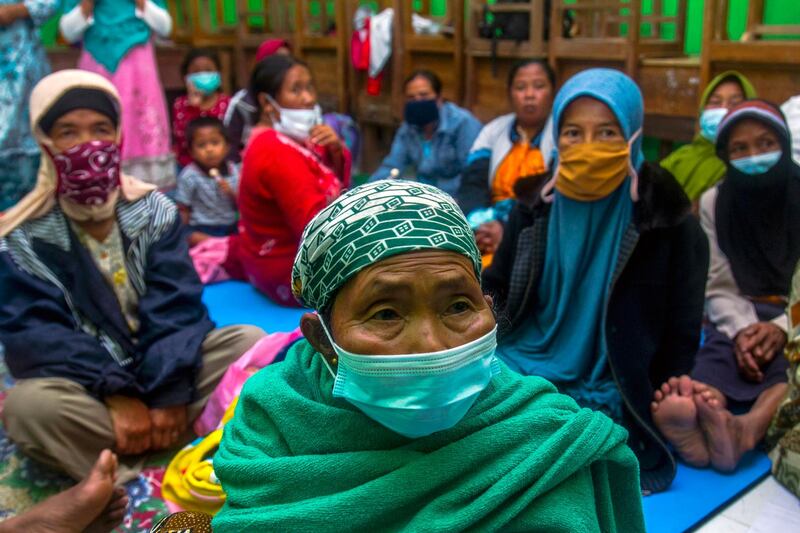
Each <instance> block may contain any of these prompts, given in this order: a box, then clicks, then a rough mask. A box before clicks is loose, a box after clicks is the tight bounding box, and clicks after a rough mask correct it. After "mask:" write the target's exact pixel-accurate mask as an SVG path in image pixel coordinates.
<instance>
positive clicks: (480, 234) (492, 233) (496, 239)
mask: <svg viewBox="0 0 800 533" xmlns="http://www.w3.org/2000/svg"><path fill="white" fill-rule="evenodd" d="M502 240H503V224H501V223H500V222H498V221H497V220H492V221H491V222H485V223H483V224H481V225H480V226H479V227H478V229H477V231H475V242H476V243H477V245H478V250H480V252H481V254H482V255H486V254H493V253H495V252H496V251H497V247H498V246H500V241H502Z"/></svg>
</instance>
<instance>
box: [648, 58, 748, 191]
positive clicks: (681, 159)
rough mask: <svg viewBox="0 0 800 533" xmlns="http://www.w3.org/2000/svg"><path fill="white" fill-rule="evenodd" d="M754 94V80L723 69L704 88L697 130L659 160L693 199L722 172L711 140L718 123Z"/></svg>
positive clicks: (720, 163)
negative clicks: (687, 139) (687, 140)
mask: <svg viewBox="0 0 800 533" xmlns="http://www.w3.org/2000/svg"><path fill="white" fill-rule="evenodd" d="M755 97H756V90H755V88H753V84H751V83H750V80H748V79H747V78H746V77H744V76H743V75H742V74H740V73H738V72H736V71H735V70H729V71H727V72H723V73H722V74H720V75H719V76H717V77H716V78H714V79H713V80H711V83H709V84H708V87H706V89H705V91H703V96H702V97H701V98H700V119H699V132H698V134H697V135H696V136H695V138H694V140H692V142H691V143H689V144H687V145H684V146H681V147H680V148H678V149H677V150H675V151H674V152H672V153H671V154H670V155H668V156H667V157H666V158H665V159H664V160H663V161H661V166H662V167H664V168H665V169H667V170H668V171H669V172H670V173H671V174H672V175H673V176H675V179H676V180H678V183H680V184H681V187H683V190H684V192H685V193H686V196H688V197H689V200H691V201H692V202H695V201H697V200H699V199H700V196H701V195H702V194H703V193H704V192H706V191H707V190H708V189H710V188H711V187H713V186H714V185H716V183H717V182H718V181H719V180H721V179H722V177H723V176H724V175H725V163H723V162H722V160H721V159H720V158H718V157H717V151H716V148H715V144H714V143H715V142H716V140H717V127H718V126H719V123H720V122H721V121H722V119H723V117H724V116H725V115H726V114H727V113H728V111H729V110H730V109H732V108H733V106H735V105H738V104H740V103H742V102H743V101H745V100H749V99H751V98H755Z"/></svg>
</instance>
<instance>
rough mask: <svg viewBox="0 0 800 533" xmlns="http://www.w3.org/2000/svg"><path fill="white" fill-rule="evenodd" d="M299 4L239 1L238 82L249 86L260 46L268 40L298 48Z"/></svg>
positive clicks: (283, 0)
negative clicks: (296, 16)
mask: <svg viewBox="0 0 800 533" xmlns="http://www.w3.org/2000/svg"><path fill="white" fill-rule="evenodd" d="M296 3H297V2H295V1H293V0H257V4H255V5H254V4H253V2H250V1H248V0H237V4H236V6H237V18H238V21H237V24H236V46H235V54H236V80H237V84H238V85H239V86H240V87H245V86H247V83H248V82H249V80H250V72H251V70H252V69H253V65H254V62H255V53H256V50H257V49H258V47H259V45H260V44H261V43H263V42H264V41H265V40H267V39H285V40H286V41H288V42H289V43H290V44H292V46H294V37H295V8H296V7H295V6H296Z"/></svg>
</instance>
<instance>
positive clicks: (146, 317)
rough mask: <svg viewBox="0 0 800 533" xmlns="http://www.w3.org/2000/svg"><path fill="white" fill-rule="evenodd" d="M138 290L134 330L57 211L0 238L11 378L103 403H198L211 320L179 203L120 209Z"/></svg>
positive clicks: (3, 333)
mask: <svg viewBox="0 0 800 533" xmlns="http://www.w3.org/2000/svg"><path fill="white" fill-rule="evenodd" d="M117 221H118V224H119V228H120V232H121V234H122V238H123V243H124V247H125V252H126V267H127V270H128V275H129V277H130V279H131V283H132V285H133V287H134V289H135V290H136V292H137V293H138V294H139V320H140V322H141V326H140V328H139V330H138V332H137V333H136V334H135V335H134V334H132V333H131V331H130V329H129V327H128V326H127V323H126V321H125V319H124V316H123V314H122V311H121V309H120V306H119V303H118V300H117V298H116V296H115V294H114V292H113V289H112V288H111V287H110V285H109V284H108V283H107V282H106V280H105V278H104V277H103V276H102V274H101V273H100V272H99V270H98V269H97V267H96V266H95V264H94V261H93V259H92V257H91V256H90V254H89V252H88V251H87V250H86V249H85V248H84V247H83V246H82V245H80V243H79V242H78V240H77V238H76V236H75V235H74V234H73V232H72V230H71V228H70V225H69V223H68V222H67V219H66V218H65V216H64V215H63V213H62V212H61V210H60V209H59V208H58V207H55V208H54V209H53V210H51V211H50V212H49V213H48V214H47V215H45V216H43V217H41V218H38V219H36V220H32V221H28V222H26V223H24V224H23V225H22V226H20V227H19V228H17V229H15V230H14V231H13V232H11V234H9V235H8V236H7V237H6V238H3V239H0V343H2V344H3V345H4V346H5V357H6V362H7V364H8V367H9V369H10V371H11V374H12V376H14V377H15V378H17V379H23V378H42V377H62V378H67V379H70V380H73V381H76V382H77V383H80V384H81V385H83V386H84V387H85V388H86V390H87V391H88V392H89V394H91V395H92V396H94V397H96V398H98V399H101V400H102V399H103V398H104V397H105V396H110V395H116V394H120V395H126V396H132V397H137V398H140V399H142V400H143V401H144V402H145V403H146V404H147V405H149V406H150V407H164V406H172V405H185V404H187V403H189V402H191V401H192V400H194V399H195V398H194V383H195V378H196V374H197V371H198V369H199V367H200V364H201V344H202V343H203V340H204V339H205V337H206V335H207V334H208V332H209V331H211V330H212V329H213V328H214V324H213V323H212V322H211V321H210V320H209V318H208V312H207V310H206V308H205V306H204V305H203V303H202V301H201V296H202V291H203V286H202V284H201V283H200V280H199V278H198V276H197V274H196V272H195V270H194V268H193V266H192V262H191V260H190V259H189V254H188V248H187V244H186V241H185V239H184V237H183V234H182V231H181V226H180V221H179V218H178V216H177V210H176V208H175V206H174V205H173V204H172V203H171V202H170V201H169V200H168V199H166V198H165V197H164V196H162V195H161V194H159V193H151V194H149V195H147V196H146V197H145V198H142V199H141V200H138V201H136V202H132V203H128V202H124V201H120V202H119V203H118V204H117Z"/></svg>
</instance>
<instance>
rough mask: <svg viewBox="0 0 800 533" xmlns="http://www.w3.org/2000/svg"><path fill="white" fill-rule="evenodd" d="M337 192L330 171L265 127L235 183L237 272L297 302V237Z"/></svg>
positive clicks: (339, 186) (284, 299)
mask: <svg viewBox="0 0 800 533" xmlns="http://www.w3.org/2000/svg"><path fill="white" fill-rule="evenodd" d="M345 150H346V149H345ZM346 160H348V161H349V154H346ZM341 192H342V182H341V181H340V180H339V178H338V177H337V176H336V175H335V174H334V172H333V171H332V170H331V169H330V168H329V167H328V166H326V165H325V164H323V162H322V161H321V160H320V159H319V157H318V156H317V155H315V154H314V153H312V152H311V151H310V150H308V149H306V148H305V147H303V146H301V145H300V144H298V143H296V142H295V141H293V140H292V139H290V138H289V137H286V136H285V135H282V134H280V133H278V132H276V131H275V130H273V129H266V130H264V131H263V132H261V133H259V134H258V135H257V136H256V137H255V138H253V139H251V141H250V144H249V146H248V148H247V150H246V151H245V155H244V161H243V162H242V174H241V179H240V183H239V202H238V203H239V213H240V219H239V234H238V236H234V237H232V238H231V239H232V242H231V252H230V254H231V255H232V256H235V257H236V259H237V260H238V263H239V266H240V267H241V272H239V274H240V275H241V276H242V277H244V278H245V279H247V280H248V281H250V282H251V283H252V284H253V285H255V286H256V288H258V289H259V290H261V291H262V292H265V293H266V294H267V295H268V296H270V297H271V298H272V299H274V300H276V301H278V302H279V303H281V304H284V305H296V302H295V301H294V298H293V297H292V295H291V290H290V287H291V271H292V264H293V262H294V257H295V255H296V254H297V247H298V245H299V243H300V237H301V236H302V234H303V230H304V229H305V227H306V224H308V223H309V222H310V221H311V219H312V218H313V217H314V215H316V214H317V213H318V212H319V211H321V210H322V209H323V208H324V207H325V206H327V205H328V204H329V203H331V202H332V201H333V200H334V199H336V198H337V197H338V196H339V194H340V193H341ZM228 266H230V265H226V268H227V267H228ZM228 270H229V271H230V268H228Z"/></svg>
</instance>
